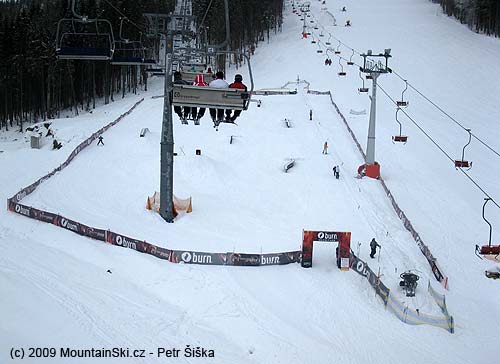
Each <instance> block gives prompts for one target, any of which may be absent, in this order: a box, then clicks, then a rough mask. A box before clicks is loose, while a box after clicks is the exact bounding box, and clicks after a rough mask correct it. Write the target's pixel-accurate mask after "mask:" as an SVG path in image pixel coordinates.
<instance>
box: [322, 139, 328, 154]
mask: <svg viewBox="0 0 500 364" xmlns="http://www.w3.org/2000/svg"><path fill="white" fill-rule="evenodd" d="M322 153H323V154H328V142H327V141H326V142H325V143H324V144H323V152H322Z"/></svg>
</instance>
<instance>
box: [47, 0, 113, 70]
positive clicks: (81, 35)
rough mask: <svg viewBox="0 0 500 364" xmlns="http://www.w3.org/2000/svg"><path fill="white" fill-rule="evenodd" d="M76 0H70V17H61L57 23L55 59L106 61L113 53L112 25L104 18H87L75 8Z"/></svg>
mask: <svg viewBox="0 0 500 364" xmlns="http://www.w3.org/2000/svg"><path fill="white" fill-rule="evenodd" d="M75 3H76V0H71V13H72V16H73V17H72V18H62V19H60V20H59V21H58V23H57V30H56V56H57V59H66V60H84V61H108V60H110V59H111V58H112V57H113V53H114V41H115V39H114V35H113V26H112V25H111V23H110V22H109V20H106V19H97V18H96V19H89V18H88V17H87V16H85V15H80V14H78V13H77V12H76V10H75Z"/></svg>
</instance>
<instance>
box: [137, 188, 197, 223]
mask: <svg viewBox="0 0 500 364" xmlns="http://www.w3.org/2000/svg"><path fill="white" fill-rule="evenodd" d="M146 209H148V210H152V211H155V212H160V193H159V192H156V191H155V193H154V194H153V196H148V199H147V201H146ZM179 211H186V213H188V214H189V213H190V212H193V201H192V198H191V196H190V197H189V198H186V199H183V198H178V197H176V196H175V195H174V217H175V216H177V215H178V214H179Z"/></svg>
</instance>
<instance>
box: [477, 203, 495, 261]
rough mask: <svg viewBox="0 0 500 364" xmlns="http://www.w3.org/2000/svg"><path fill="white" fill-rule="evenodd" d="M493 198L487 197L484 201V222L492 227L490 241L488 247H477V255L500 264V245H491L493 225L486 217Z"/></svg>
mask: <svg viewBox="0 0 500 364" xmlns="http://www.w3.org/2000/svg"><path fill="white" fill-rule="evenodd" d="M490 200H491V198H490V197H487V198H485V199H484V204H483V220H484V221H486V223H487V224H488V225H489V227H490V237H489V240H488V245H483V246H481V247H479V245H476V255H477V256H478V257H479V258H481V259H482V257H484V258H486V259H489V260H492V261H494V262H500V245H492V244H491V233H492V230H493V228H492V226H491V223H490V222H489V221H488V220H487V219H486V217H485V216H484V208H485V207H486V204H487V203H488V201H490Z"/></svg>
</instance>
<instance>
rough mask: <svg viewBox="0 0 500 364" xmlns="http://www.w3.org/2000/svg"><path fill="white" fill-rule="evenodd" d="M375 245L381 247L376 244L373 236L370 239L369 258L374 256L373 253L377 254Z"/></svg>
mask: <svg viewBox="0 0 500 364" xmlns="http://www.w3.org/2000/svg"><path fill="white" fill-rule="evenodd" d="M377 247H379V248H380V247H381V246H380V245H378V243H377V241H376V240H375V238H373V239H372V241H370V249H371V252H370V258H372V259H373V258H375V254H377Z"/></svg>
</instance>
